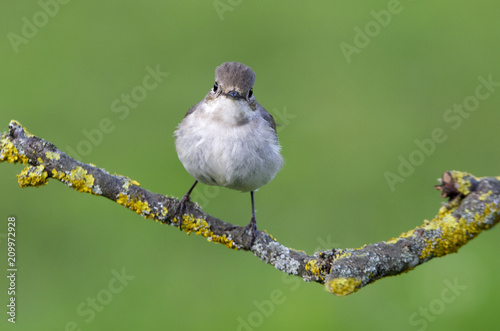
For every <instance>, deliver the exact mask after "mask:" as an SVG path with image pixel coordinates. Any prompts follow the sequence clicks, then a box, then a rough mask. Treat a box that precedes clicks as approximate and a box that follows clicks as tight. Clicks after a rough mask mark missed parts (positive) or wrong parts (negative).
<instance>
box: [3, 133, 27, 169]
mask: <svg viewBox="0 0 500 331" xmlns="http://www.w3.org/2000/svg"><path fill="white" fill-rule="evenodd" d="M28 161H29V159H28V157H27V156H26V155H23V154H21V153H19V151H18V150H17V148H16V147H15V146H14V144H13V143H12V142H11V141H10V140H8V139H7V138H2V139H0V162H7V163H18V162H21V163H22V164H26V163H28Z"/></svg>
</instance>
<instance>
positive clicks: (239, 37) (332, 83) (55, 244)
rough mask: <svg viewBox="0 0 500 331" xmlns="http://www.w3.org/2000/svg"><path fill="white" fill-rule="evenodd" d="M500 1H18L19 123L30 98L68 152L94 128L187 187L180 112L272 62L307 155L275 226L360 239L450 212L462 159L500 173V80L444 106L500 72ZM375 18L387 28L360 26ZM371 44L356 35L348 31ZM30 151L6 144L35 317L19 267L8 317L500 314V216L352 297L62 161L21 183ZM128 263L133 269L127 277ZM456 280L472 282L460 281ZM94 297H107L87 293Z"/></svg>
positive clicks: (9, 14)
mask: <svg viewBox="0 0 500 331" xmlns="http://www.w3.org/2000/svg"><path fill="white" fill-rule="evenodd" d="M61 1H62V0H61ZM54 4H58V8H56V6H55V5H54ZM43 7H45V9H43ZM216 7H217V8H216ZM388 8H389V9H388ZM499 9H500V5H498V2H493V1H484V2H481V3H480V4H476V3H460V4H459V3H457V2H456V1H450V0H448V1H440V2H438V3H435V2H430V1H410V0H405V1H401V2H396V1H386V0H384V1H380V0H377V1H373V0H372V1H358V2H356V3H348V2H345V1H314V2H303V1H300V2H299V1H289V2H286V3H285V2H278V1H236V0H233V1H232V2H230V1H228V0H223V1H216V2H212V1H206V2H201V1H163V2H157V1H142V2H140V4H139V3H131V2H129V3H125V2H123V1H106V2H102V1H93V0H92V1H70V2H68V3H67V4H59V3H58V2H54V1H49V0H42V1H41V2H40V3H39V2H37V1H24V2H15V3H14V2H10V1H9V2H7V1H3V2H2V3H1V4H0V12H1V22H2V23H1V30H0V36H2V39H1V40H2V41H1V43H0V54H1V61H0V73H1V77H0V82H1V89H0V131H5V130H7V127H8V123H9V121H10V120H11V119H16V120H18V121H20V122H21V123H22V124H23V125H25V126H26V127H27V129H28V130H29V131H31V132H32V133H34V134H36V135H38V136H39V137H42V138H44V139H47V140H48V141H51V142H52V143H54V144H55V145H56V146H58V147H59V148H60V149H61V150H62V151H65V152H68V151H70V150H71V149H73V150H77V148H78V146H80V151H83V152H82V153H80V157H79V159H80V160H81V161H83V162H86V163H90V162H91V163H94V164H96V165H98V166H99V167H103V168H105V169H106V170H108V171H109V172H111V173H114V172H116V173H120V174H124V175H127V176H129V177H131V178H133V179H135V180H137V181H139V182H140V183H141V184H142V186H143V187H145V188H147V189H149V190H151V191H154V192H160V193H164V194H169V195H174V196H177V197H180V196H182V195H183V194H184V193H185V192H186V191H187V189H188V188H189V187H190V185H191V184H192V181H193V179H192V178H191V177H190V176H189V174H187V173H186V171H185V170H184V168H183V167H182V165H181V163H180V162H179V161H178V159H177V155H176V153H175V148H174V140H173V137H172V133H173V131H174V130H175V127H176V125H177V124H178V122H180V120H181V119H182V118H183V116H184V114H185V112H186V111H187V110H188V109H189V107H191V106H192V105H193V104H195V103H196V102H198V101H199V100H201V99H202V98H203V96H204V95H205V94H206V92H207V91H208V90H209V89H210V88H211V86H212V84H213V74H214V69H215V67H216V66H217V65H219V64H221V63H222V62H225V61H240V62H243V63H245V64H247V65H249V66H251V67H252V68H253V69H254V71H255V72H256V73H257V81H256V85H255V88H254V92H255V95H256V98H257V100H258V101H259V102H260V103H261V104H262V105H264V107H266V108H267V109H268V110H269V111H270V112H271V113H272V114H273V115H274V116H275V118H276V121H277V122H279V123H281V124H283V125H282V126H281V127H280V130H279V135H280V141H281V144H282V145H283V154H284V157H285V159H286V165H285V167H284V168H283V170H282V171H281V172H280V173H279V174H278V176H277V177H276V178H275V180H274V181H273V182H272V183H270V184H269V185H267V186H265V187H263V188H262V189H261V190H260V191H259V192H258V193H257V195H256V199H257V200H256V203H257V209H258V213H257V219H258V223H259V228H260V229H266V230H267V231H268V232H270V233H272V234H273V235H274V236H276V237H277V238H278V239H279V240H280V242H282V243H283V244H285V245H287V246H290V247H294V248H296V249H302V250H305V251H307V252H309V253H313V252H314V250H315V249H317V248H319V247H322V248H333V247H338V248H339V247H340V248H348V247H360V246H362V245H363V244H368V243H374V242H378V241H382V240H387V239H389V238H391V237H393V236H397V235H399V234H400V233H401V232H405V231H407V230H410V229H412V228H414V227H415V226H417V225H420V224H421V223H422V221H423V220H424V219H426V218H427V219H430V218H432V217H433V216H434V215H435V214H436V212H437V210H438V208H439V207H440V205H441V202H442V199H441V198H440V197H439V193H438V192H437V191H434V190H433V185H434V184H436V183H437V182H436V180H435V179H436V178H438V177H440V176H441V174H442V173H443V171H446V170H452V169H456V170H463V171H469V172H472V173H473V174H475V175H477V176H490V175H500V169H499V167H498V164H499V163H498V158H497V157H496V156H495V154H494V153H495V152H494V149H495V148H497V144H496V143H495V139H496V138H497V137H498V127H499V124H500V118H499V115H498V114H499V112H498V108H499V105H500V93H498V91H493V92H492V93H490V95H489V97H488V98H486V99H485V100H482V101H480V103H479V105H478V107H477V109H476V110H474V111H465V112H464V114H465V115H459V114H453V116H455V120H456V119H457V118H458V119H460V120H461V123H460V124H459V125H458V122H455V120H454V121H450V119H448V120H446V118H445V115H446V114H448V115H450V114H451V113H450V112H449V111H448V109H451V108H452V107H453V105H454V104H458V105H460V104H463V102H464V100H465V99H466V98H467V97H469V96H473V95H474V93H475V90H476V87H477V86H478V85H479V84H480V82H479V80H478V77H480V76H482V77H484V78H487V77H488V75H492V79H493V80H494V81H500V68H499V62H498V59H499V51H500V47H499V43H498V40H497V39H498V34H499V32H500V21H499V20H498V10H499ZM389 10H391V11H392V14H390V19H389V16H388V15H385V14H387V13H391V12H390V11H389ZM47 11H48V12H51V14H52V15H51V16H50V15H48V14H46V12H47ZM56 11H57V12H56ZM381 11H382V12H381ZM375 17H378V19H379V20H380V22H382V23H378V22H377V20H376V18H375ZM389 20H390V21H389ZM26 22H28V23H26ZM34 23H36V24H38V25H39V27H36V25H35V29H36V30H34V29H33V28H31V29H30V27H29V24H34ZM365 28H367V29H368V33H369V35H371V36H368V37H365V38H363V37H362V36H357V34H359V32H357V31H359V30H358V29H360V30H361V31H364V30H365ZM23 33H24V35H23ZM25 37H26V38H25ZM21 38H25V39H21ZM367 38H368V39H367ZM343 43H344V44H343ZM356 43H357V45H358V46H359V47H357V50H356V51H355V52H354V53H352V54H350V55H348V56H346V54H344V52H343V51H342V48H341V45H344V46H345V45H346V44H349V45H351V46H352V47H356ZM348 60H349V61H350V62H348ZM148 67H150V68H152V69H155V68H159V70H160V71H162V72H168V73H169V75H168V76H167V77H165V78H164V79H163V81H161V83H160V84H158V86H157V87H156V88H154V89H152V90H150V91H148V92H147V95H146V96H144V97H143V100H141V101H140V102H137V104H136V105H134V107H132V106H130V107H128V113H125V110H123V111H122V112H115V111H113V110H114V109H115V108H113V106H112V105H113V104H114V103H115V104H114V105H115V106H124V105H125V104H124V103H123V102H122V101H120V100H121V97H122V95H124V94H125V95H126V94H130V93H131V92H132V91H134V88H136V87H137V86H141V85H142V84H143V79H144V77H145V76H146V75H147V74H148V70H147V68H148ZM495 88H498V87H495ZM139 89H140V88H138V89H135V91H136V92H137V91H139ZM499 89H500V88H499ZM485 91H486V90H484V89H483V92H485ZM141 98H142V96H141ZM116 100H118V101H116ZM468 100H470V98H469V99H468ZM122 109H123V108H122ZM115 110H116V109H115ZM125 114H126V115H125ZM457 116H458V117H457ZM105 118H108V119H109V120H110V121H111V122H112V125H113V130H112V132H109V133H103V134H102V139H101V140H102V141H100V142H98V143H95V144H91V141H90V140H89V138H87V137H86V136H85V134H84V132H92V130H95V129H98V128H99V125H100V123H101V121H102V120H103V119H105ZM436 128H439V129H442V130H443V131H444V132H445V134H446V140H445V141H444V142H441V143H437V144H436V146H435V150H434V151H433V152H432V153H429V155H426V156H425V158H424V160H422V162H421V164H420V165H418V166H417V167H415V169H414V170H413V171H411V174H409V175H408V176H406V177H405V178H403V180H402V182H398V183H396V184H395V185H393V187H392V188H393V189H391V187H390V185H388V182H387V180H386V178H385V177H384V173H386V172H388V171H389V172H392V173H394V174H398V165H399V164H400V160H399V159H398V158H400V157H403V158H405V159H408V157H409V155H410V154H411V153H412V152H414V151H416V150H418V147H417V145H416V143H415V140H416V139H418V140H419V141H423V140H425V139H429V138H430V137H431V132H432V131H433V130H434V129H436ZM84 145H85V146H87V147H89V146H90V149H87V150H85V149H83V148H84ZM415 153H418V152H414V154H415ZM415 155H416V154H415ZM21 170H22V167H21V166H19V165H15V166H14V165H11V164H1V165H0V178H1V183H2V184H1V190H0V201H2V202H1V210H0V212H1V213H0V217H1V219H2V222H1V223H0V224H4V225H2V226H1V227H0V240H1V241H2V242H1V244H0V247H1V249H0V252H1V253H0V255H1V256H2V259H1V260H2V261H4V262H2V266H3V267H2V268H4V272H2V273H3V274H5V273H6V271H5V270H6V268H7V267H6V260H7V253H6V252H7V248H6V239H5V238H6V235H5V234H6V232H7V225H6V223H7V217H9V216H15V217H16V219H17V245H18V246H17V259H18V268H19V271H18V278H17V289H18V291H17V296H16V298H17V302H18V305H17V313H18V314H17V323H16V325H15V326H13V325H10V323H8V322H7V316H6V314H5V311H6V306H5V305H6V304H7V300H8V299H7V293H6V292H7V290H6V289H7V287H8V284H7V279H6V278H5V277H2V280H1V281H0V293H1V294H0V298H1V300H0V302H2V306H3V307H4V308H3V309H2V315H1V316H3V317H2V318H1V322H0V328H1V329H5V330H6V329H7V328H6V327H9V329H17V330H65V329H66V328H67V329H71V327H72V326H73V325H77V326H78V327H79V328H80V329H81V330H109V329H122V330H165V329H176V330H212V329H218V330H276V329H297V330H298V329H320V330H362V329H388V330H425V329H427V330H452V329H453V330H469V329H471V328H475V329H486V328H489V327H490V326H491V325H495V324H496V323H497V322H496V312H497V309H496V307H497V304H498V296H499V294H500V285H499V284H498V282H497V281H496V280H495V279H496V278H495V276H494V275H497V274H498V273H499V272H500V265H499V263H498V260H497V258H496V257H495V254H496V252H498V250H499V249H500V242H499V240H498V239H497V238H498V236H499V233H498V232H497V231H498V230H495V229H493V230H492V231H488V232H487V233H483V234H481V235H480V236H479V238H478V239H476V240H474V241H472V242H471V243H470V244H468V245H467V246H466V247H464V248H463V249H462V250H461V251H460V252H459V254H455V255H452V256H447V257H444V258H441V259H436V260H433V261H431V262H429V263H426V264H425V265H423V266H420V267H418V268H417V269H415V270H414V271H412V272H410V273H408V274H404V275H402V276H398V277H393V278H388V279H383V280H380V281H378V282H376V283H375V284H372V285H370V286H368V287H366V288H364V289H362V290H361V291H360V292H358V293H355V294H353V295H351V296H348V297H344V298H339V297H335V296H333V295H331V294H329V293H327V292H326V291H325V290H323V288H321V286H319V285H317V284H307V283H305V282H302V281H299V280H298V279H297V280H295V279H293V278H287V277H283V275H282V273H280V272H279V271H277V270H275V269H274V268H272V267H270V266H268V265H266V264H264V263H262V262H260V261H259V260H257V259H256V258H255V257H254V256H253V255H252V254H250V253H244V252H237V251H232V250H228V249H226V248H225V247H223V246H221V245H215V244H212V243H208V242H207V241H206V240H204V239H203V238H201V237H196V236H194V235H192V236H190V237H188V236H186V235H185V233H181V232H179V231H178V230H177V229H176V228H173V227H166V226H162V225H160V224H158V223H155V222H152V221H150V220H144V219H143V218H141V217H139V216H138V215H136V214H135V213H132V212H130V211H128V210H127V209H125V208H122V207H120V206H118V205H117V204H114V203H112V202H111V201H108V200H106V199H103V198H98V197H95V196H91V195H88V194H81V193H77V192H76V191H73V190H71V189H69V188H67V187H65V186H64V185H63V184H61V183H60V182H57V181H50V182H49V184H48V185H46V186H44V187H41V188H38V189H34V188H28V189H20V188H19V185H18V184H17V180H16V177H15V175H16V174H17V173H19V172H20V171H21ZM197 191H198V192H197V193H196V195H195V197H196V198H195V200H197V201H199V202H200V203H202V202H203V201H208V202H203V203H202V204H203V205H204V207H205V210H206V211H207V212H209V213H211V214H212V215H214V216H217V217H219V218H221V219H223V220H226V221H229V222H232V223H236V224H241V225H244V224H246V223H247V222H248V220H249V217H250V201H249V200H250V199H249V196H248V195H247V194H241V193H238V192H235V191H230V190H226V189H214V188H210V187H207V186H203V185H201V186H198V187H197ZM122 272H125V274H126V275H128V277H129V280H128V281H124V282H126V286H123V287H122V288H120V290H119V291H118V290H115V292H117V293H111V292H110V284H114V285H113V286H114V287H113V286H112V287H111V288H112V289H116V288H117V287H119V286H118V285H116V284H119V283H113V282H114V281H113V279H114V278H115V277H116V275H115V274H116V273H118V274H120V273H122ZM131 278H133V279H131ZM450 282H451V283H453V282H457V283H458V284H459V285H460V286H465V289H462V290H460V291H459V292H458V294H456V295H454V298H453V300H446V302H445V301H443V298H442V297H441V294H442V293H443V291H445V292H446V291H447V290H446V289H447V288H449V285H447V284H449V283H450ZM109 293H111V294H112V296H111V297H109V295H108V294H109ZM446 293H447V294H448V295H449V293H453V292H449V291H448V292H446ZM277 297H279V298H280V299H279V300H277V301H276V300H275V303H272V304H270V302H272V301H270V300H271V299H272V298H275V299H276V298H277ZM92 298H97V305H98V306H97V307H98V308H91V306H89V305H88V302H89V301H88V300H93V299H92ZM448 299H449V298H448ZM99 300H100V301H99ZM99 302H101V303H103V302H104V303H105V304H104V303H103V304H100V303H99ZM258 307H260V310H259V308H258Z"/></svg>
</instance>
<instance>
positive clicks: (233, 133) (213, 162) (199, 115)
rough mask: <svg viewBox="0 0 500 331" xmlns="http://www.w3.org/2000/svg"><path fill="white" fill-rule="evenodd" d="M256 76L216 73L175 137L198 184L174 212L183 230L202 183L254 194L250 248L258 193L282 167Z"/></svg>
mask: <svg viewBox="0 0 500 331" xmlns="http://www.w3.org/2000/svg"><path fill="white" fill-rule="evenodd" d="M254 82H255V73H254V71H253V70H252V69H251V68H250V67H248V66H246V65H244V64H242V63H238V62H225V63H223V64H221V65H220V66H218V67H217V68H216V69H215V84H214V86H213V88H212V89H210V91H209V92H208V93H207V95H206V96H205V98H204V99H203V100H202V101H200V102H199V103H197V104H196V105H194V106H193V107H191V109H189V111H188V112H187V114H186V116H185V117H184V119H183V120H182V122H181V123H180V124H179V126H178V128H177V130H176V131H175V133H174V137H175V147H176V150H177V155H178V156H179V160H180V161H181V162H182V164H183V165H184V168H186V170H187V172H188V173H189V174H190V175H191V176H193V177H194V178H195V179H196V180H195V182H194V184H193V186H191V188H190V189H189V191H188V192H187V193H186V194H185V195H184V197H183V198H182V200H181V202H180V204H179V207H178V208H177V211H176V216H177V217H178V220H179V221H178V226H179V229H180V228H181V225H182V217H181V216H182V214H183V212H184V209H185V207H186V204H187V203H188V202H189V200H190V194H191V192H192V191H193V189H194V187H195V186H196V184H197V183H198V182H201V183H203V184H207V185H217V186H222V187H227V188H230V189H233V190H239V191H242V192H250V196H251V201H252V218H251V219H250V223H249V224H248V225H247V226H246V229H245V231H247V230H250V231H251V236H252V237H251V238H252V239H251V244H252V243H253V239H254V236H255V231H256V230H257V222H256V220H255V203H254V191H255V190H257V189H258V188H259V187H261V186H263V185H265V184H267V183H269V182H270V181H271V180H272V179H273V178H274V177H275V176H276V174H277V173H278V171H279V170H280V169H281V167H282V166H283V157H282V156H281V153H280V151H281V146H280V144H279V141H278V135H277V133H276V123H275V122H274V119H273V117H272V116H271V114H269V113H268V112H267V111H266V110H265V109H264V107H262V106H261V105H260V104H259V103H258V102H257V100H256V99H255V96H254V94H253V85H254Z"/></svg>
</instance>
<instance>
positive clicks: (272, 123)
mask: <svg viewBox="0 0 500 331" xmlns="http://www.w3.org/2000/svg"><path fill="white" fill-rule="evenodd" d="M257 111H258V112H260V113H261V114H262V118H264V119H265V120H266V121H267V123H269V126H270V127H272V128H273V130H274V132H276V122H275V121H274V118H273V116H272V115H271V114H269V112H268V111H267V110H265V109H264V107H262V106H261V104H260V103H257Z"/></svg>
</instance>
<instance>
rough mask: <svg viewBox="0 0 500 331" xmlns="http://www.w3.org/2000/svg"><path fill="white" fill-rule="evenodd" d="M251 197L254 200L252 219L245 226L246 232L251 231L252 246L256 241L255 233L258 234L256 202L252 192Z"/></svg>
mask: <svg viewBox="0 0 500 331" xmlns="http://www.w3.org/2000/svg"><path fill="white" fill-rule="evenodd" d="M250 197H251V198H252V218H251V219H250V223H248V225H247V226H245V230H246V231H248V230H249V231H250V236H251V239H250V246H252V245H253V242H254V240H255V233H256V232H257V220H256V219H255V201H254V194H253V191H251V192H250Z"/></svg>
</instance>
